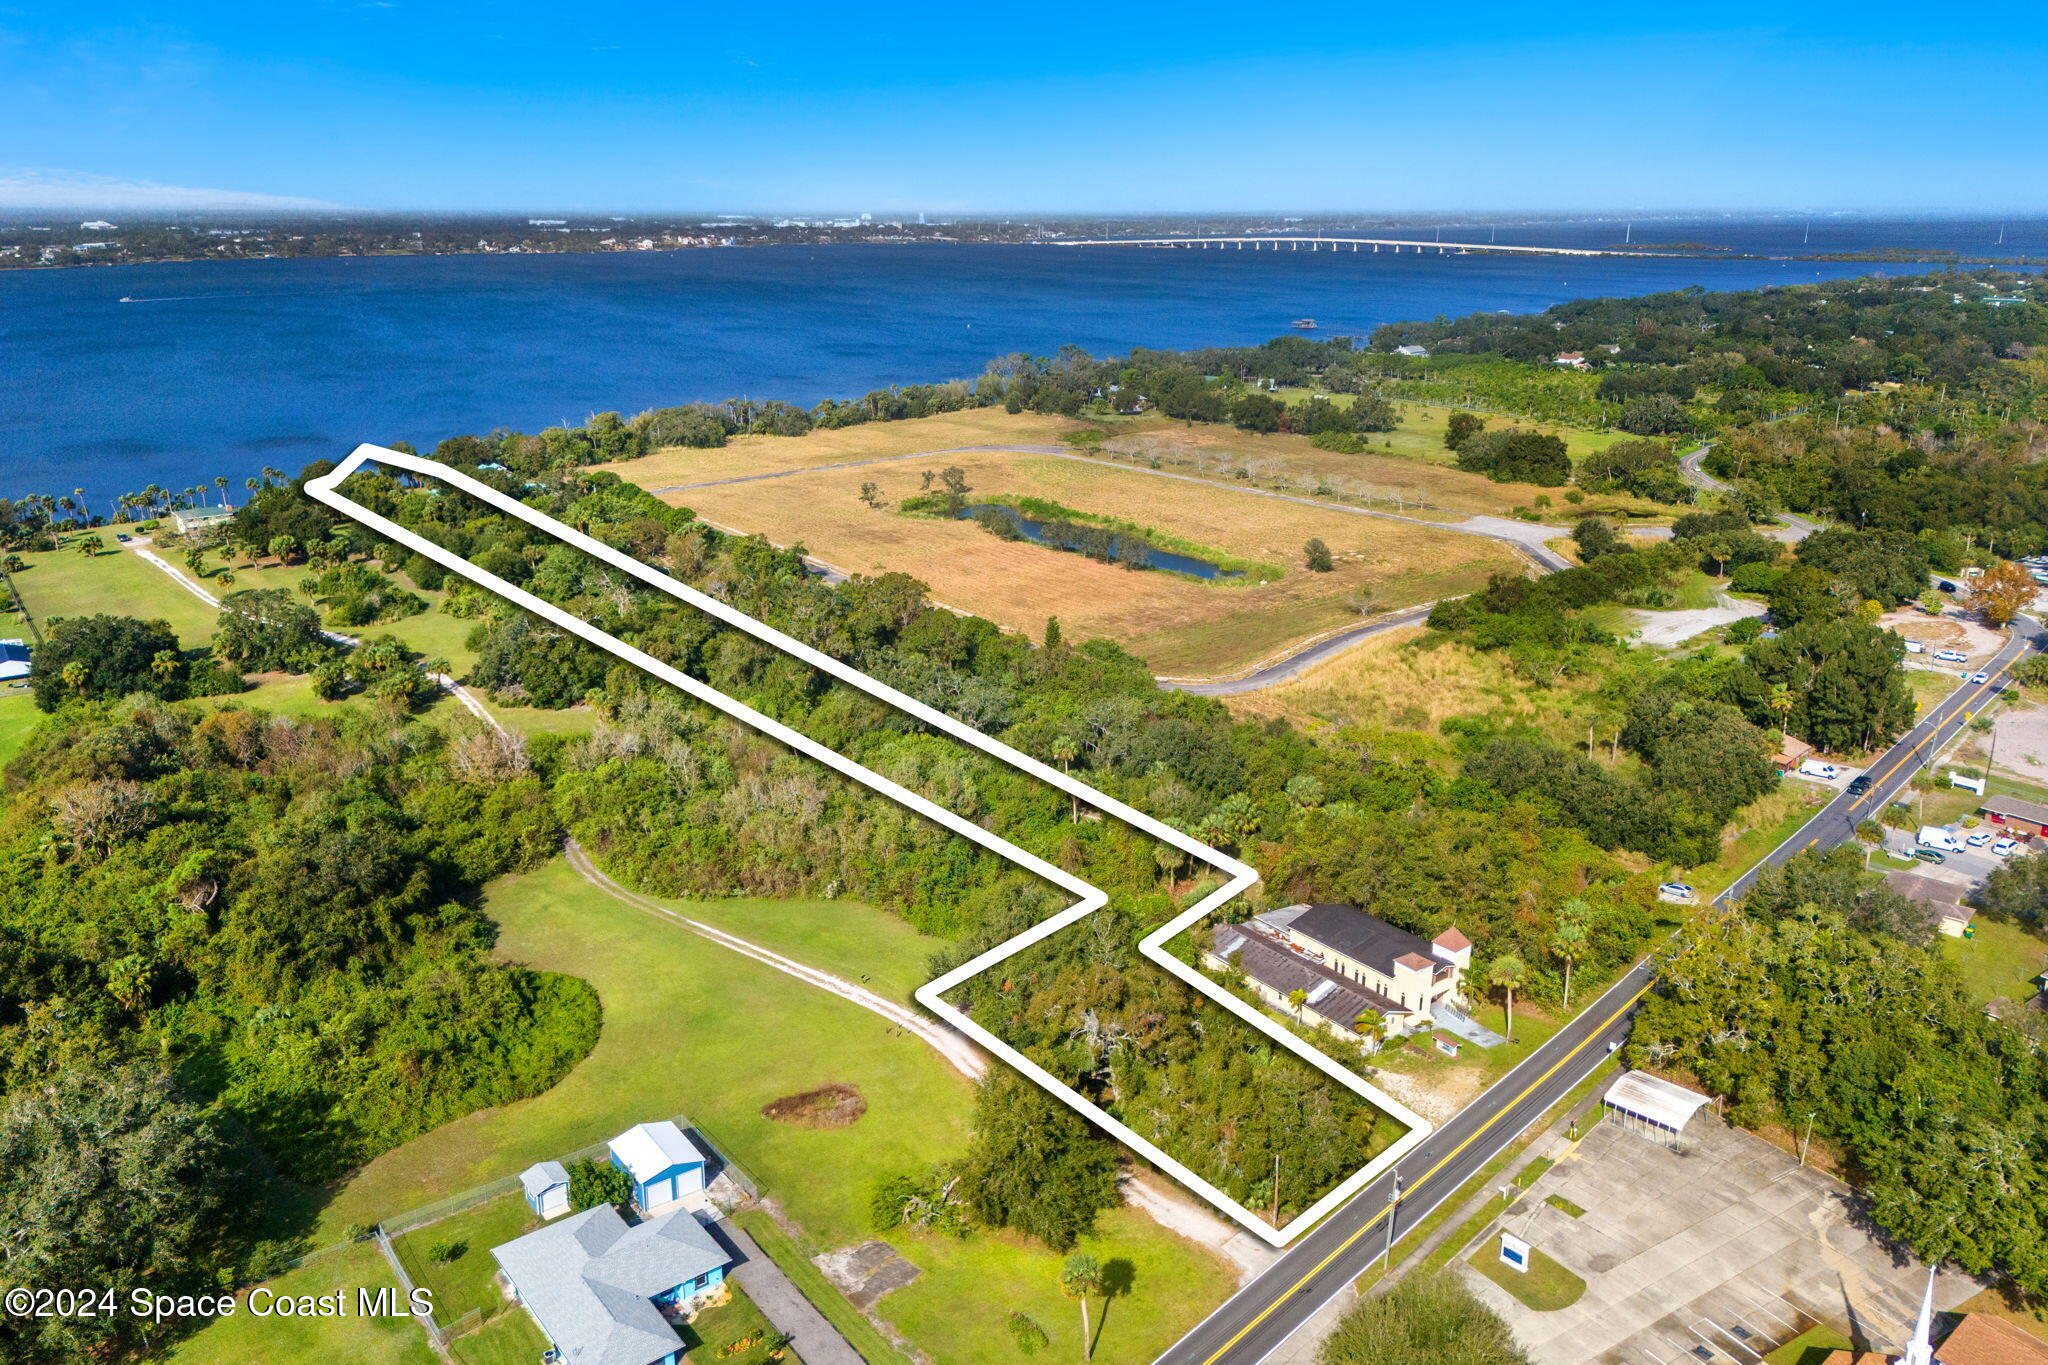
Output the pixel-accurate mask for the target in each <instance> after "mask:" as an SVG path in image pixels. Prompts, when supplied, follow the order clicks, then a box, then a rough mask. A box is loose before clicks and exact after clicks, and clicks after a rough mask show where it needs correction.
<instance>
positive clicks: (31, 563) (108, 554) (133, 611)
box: [14, 532, 220, 649]
mask: <svg viewBox="0 0 2048 1365" xmlns="http://www.w3.org/2000/svg"><path fill="white" fill-rule="evenodd" d="M101 534H102V535H103V536H105V538H106V539H107V541H108V543H109V545H110V546H111V545H112V544H113V536H112V534H111V533H110V532H102V533H101ZM22 559H23V560H25V561H27V563H28V567H27V568H26V569H23V570H22V571H20V572H19V573H17V574H15V575H14V588H15V591H16V592H18V593H19V594H20V595H21V600H22V602H23V604H25V605H26V606H27V607H28V609H29V611H30V613H31V614H33V615H34V616H35V618H36V621H37V623H38V624H40V625H42V627H43V629H44V630H45V631H47V630H48V629H49V624H48V623H49V622H50V621H52V620H54V619H56V618H58V617H64V616H101V615H103V616H133V617H134V618H135V619H136V620H138V621H168V622H170V623H171V629H172V630H173V631H174V632H176V633H177V636H178V642H179V643H180V644H182V645H184V646H185V647H186V648H187V649H191V648H194V647H196V646H199V645H203V644H205V643H206V642H207V641H209V640H211V639H212V638H213V628H214V623H215V621H216V620H217V619H218V617H219V615H220V613H219V612H218V611H217V610H216V609H214V608H213V607H210V606H208V605H207V604H206V603H205V602H202V601H201V600H200V599H199V598H197V597H195V596H193V595H192V594H191V593H189V592H187V591H185V590H184V589H183V588H180V587H179V586H178V585H177V584H176V583H173V582H172V581H171V580H170V578H169V577H168V576H167V575H166V574H165V573H164V572H163V570H161V569H159V568H157V567H156V566H155V565H154V564H150V563H147V562H145V561H144V560H143V558H142V556H141V555H138V554H136V553H134V552H133V551H132V550H128V549H125V548H124V549H121V550H118V551H116V550H114V549H111V548H110V549H108V550H106V551H105V552H103V553H101V554H96V555H94V556H92V557H91V558H89V559H88V558H87V557H86V556H84V555H82V554H80V553H79V552H78V551H77V550H44V551H39V552H38V553H35V554H25V555H23V556H22Z"/></svg>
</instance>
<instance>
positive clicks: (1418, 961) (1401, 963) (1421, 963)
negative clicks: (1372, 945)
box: [1394, 953, 1436, 972]
mask: <svg viewBox="0 0 2048 1365" xmlns="http://www.w3.org/2000/svg"><path fill="white" fill-rule="evenodd" d="M1394 965H1395V966H1396V967H1413V968H1415V969H1416V970H1417V971H1422V972H1426V971H1428V970H1429V969H1430V968H1432V967H1434V966H1436V964H1435V963H1434V962H1431V961H1430V960H1429V959H1428V958H1426V957H1424V956H1423V955H1422V954H1421V953H1403V954H1401V955H1400V956H1399V957H1397V958H1395V959H1394Z"/></svg>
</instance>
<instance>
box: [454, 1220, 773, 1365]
mask: <svg viewBox="0 0 2048 1365" xmlns="http://www.w3.org/2000/svg"><path fill="white" fill-rule="evenodd" d="M491 1256H492V1258H493V1259H494V1260H496V1261H497V1263H498V1271H499V1273H500V1275H501V1276H502V1277H503V1278H504V1281H505V1283H506V1284H507V1285H509V1286H510V1287H511V1289H512V1294H513V1297H515V1298H516V1299H518V1300H519V1302H520V1303H522V1304H524V1305H525V1307H526V1311H527V1312H529V1313H531V1314H532V1315H533V1320H534V1322H535V1323H536V1324H538V1325H539V1327H540V1330H541V1332H542V1333H543V1334H545V1335H546V1337H547V1339H548V1343H549V1344H550V1345H551V1346H552V1347H553V1348H554V1351H555V1356H554V1358H555V1359H557V1360H561V1361H564V1362H574V1365H677V1363H678V1362H679V1361H681V1360H682V1358H683V1339H682V1337H681V1336H680V1335H679V1334H678V1333H677V1332H676V1329H675V1327H674V1325H673V1321H674V1320H676V1319H680V1318H681V1317H682V1315H683V1314H684V1313H686V1312H688V1311H689V1309H690V1308H691V1307H692V1306H693V1305H694V1303H695V1301H696V1300H698V1299H701V1298H703V1297H705V1296H707V1295H709V1294H711V1293H712V1292H713V1291H715V1290H716V1289H717V1288H718V1286H719V1285H720V1284H722V1283H723V1282H724V1280H725V1271H726V1267H727V1266H728V1265H729V1264H731V1259H732V1258H731V1257H730V1256H728V1255H727V1254H726V1250H725V1248H724V1247H722V1246H720V1245H719V1243H718V1239H717V1238H715V1237H713V1236H712V1235H711V1233H710V1231H709V1230H708V1229H706V1228H705V1227H704V1226H703V1225H702V1224H701V1223H699V1222H698V1221H697V1219H696V1217H695V1215H693V1214H691V1213H690V1212H689V1210H687V1209H677V1210H675V1211H674V1212H673V1213H667V1214H664V1215H662V1216H661V1217H659V1218H653V1219H649V1220H648V1221H647V1222H644V1223H636V1224H632V1225H628V1224H627V1222H626V1220H625V1219H624V1218H622V1217H620V1216H619V1211H618V1210H617V1209H616V1208H614V1207H613V1206H612V1205H610V1204H600V1205H598V1206H597V1207H596V1208H592V1209H585V1210H584V1211H583V1212H581V1213H578V1214H573V1215H571V1216H570V1217H568V1218H564V1219H563V1220H562V1221H560V1222H558V1223H550V1224H549V1225H548V1226H546V1227H544V1228H542V1229H540V1230H539V1231H538V1232H529V1233H527V1234H526V1235H525V1236H524V1237H521V1238H518V1239H517V1240H515V1241H511V1242H507V1243H505V1244H504V1245H502V1246H495V1247H492V1248H491Z"/></svg>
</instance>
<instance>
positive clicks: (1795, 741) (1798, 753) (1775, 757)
mask: <svg viewBox="0 0 2048 1365" xmlns="http://www.w3.org/2000/svg"><path fill="white" fill-rule="evenodd" d="M1812 752H1813V746H1812V745H1811V744H1808V743H1807V742H1806V741H1805V740H1803V739H1800V738H1798V737H1797V736H1795V735H1787V736H1785V742H1784V743H1782V744H1780V745H1779V746H1778V752H1777V753H1775V754H1772V755H1771V761H1772V762H1774V763H1797V762H1798V761H1799V760H1800V759H1802V758H1805V757H1806V756H1807V755H1808V754H1810V753H1812Z"/></svg>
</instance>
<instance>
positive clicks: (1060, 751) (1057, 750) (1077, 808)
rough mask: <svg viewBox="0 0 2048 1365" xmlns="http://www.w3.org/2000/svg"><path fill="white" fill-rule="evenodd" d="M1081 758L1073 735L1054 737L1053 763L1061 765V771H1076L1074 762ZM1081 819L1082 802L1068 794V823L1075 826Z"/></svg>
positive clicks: (1078, 746)
mask: <svg viewBox="0 0 2048 1365" xmlns="http://www.w3.org/2000/svg"><path fill="white" fill-rule="evenodd" d="M1080 756H1081V746H1080V745H1078V744H1076V743H1075V742H1074V737H1073V736H1072V735H1054V736H1053V737H1052V761H1053V762H1055V763H1057V764H1059V765H1060V771H1061V772H1063V773H1071V772H1072V771H1074V760H1075V759H1077V758H1079V757H1080ZM1080 818H1081V802H1080V798H1078V797H1076V796H1075V795H1074V794H1073V793H1072V792H1068V793H1067V823H1068V824H1073V823H1075V822H1076V821H1078V820H1079V819H1080Z"/></svg>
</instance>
